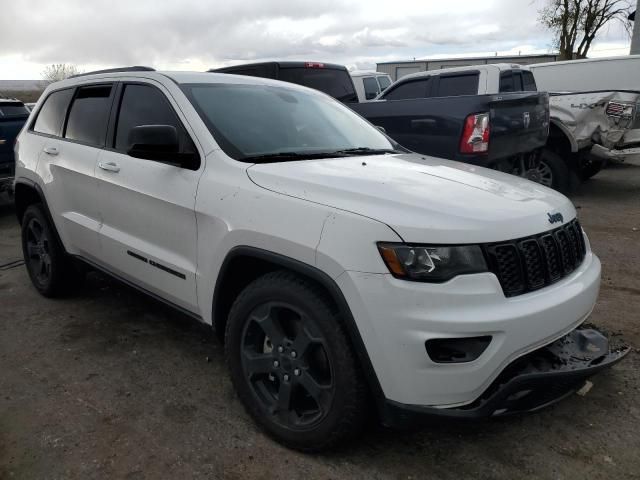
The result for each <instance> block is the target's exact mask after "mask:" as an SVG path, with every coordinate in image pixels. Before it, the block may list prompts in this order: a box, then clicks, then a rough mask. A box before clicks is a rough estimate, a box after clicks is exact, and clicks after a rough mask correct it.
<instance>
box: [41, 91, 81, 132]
mask: <svg viewBox="0 0 640 480" xmlns="http://www.w3.org/2000/svg"><path fill="white" fill-rule="evenodd" d="M72 96H73V89H72V88H69V89H66V90H59V91H57V92H53V93H52V94H51V95H49V96H48V97H47V99H46V100H45V101H44V104H43V105H42V107H41V108H40V111H39V112H38V117H37V118H36V121H35V123H34V125H33V131H34V132H38V133H45V134H47V135H55V136H60V134H61V133H62V124H63V123H64V117H65V115H66V113H67V107H68V106H69V102H70V101H71V97H72Z"/></svg>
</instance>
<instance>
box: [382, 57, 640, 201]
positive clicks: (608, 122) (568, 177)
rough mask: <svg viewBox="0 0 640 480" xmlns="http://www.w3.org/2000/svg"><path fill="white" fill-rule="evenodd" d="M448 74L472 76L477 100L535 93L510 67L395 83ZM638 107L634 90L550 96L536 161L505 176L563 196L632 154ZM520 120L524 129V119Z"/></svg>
mask: <svg viewBox="0 0 640 480" xmlns="http://www.w3.org/2000/svg"><path fill="white" fill-rule="evenodd" d="M454 72H459V73H463V72H464V73H471V72H473V73H475V74H477V75H478V77H479V81H478V84H477V85H478V88H477V90H478V91H477V92H474V93H475V94H478V95H489V94H496V95H499V94H501V93H512V92H519V91H536V90H538V89H539V88H538V86H537V85H536V79H535V76H534V74H533V73H532V72H531V71H530V70H529V68H528V67H526V66H522V65H516V64H491V65H472V66H466V67H458V68H450V69H442V70H434V71H427V72H419V73H415V74H413V75H409V76H406V77H403V78H402V80H401V81H406V80H407V79H410V78H425V77H431V78H436V77H438V76H440V75H445V74H446V75H449V74H451V73H454ZM394 85H395V84H394ZM391 88H393V85H392V86H391V87H390V89H391ZM540 90H542V89H540ZM545 90H547V89H545ZM638 102H640V91H638V92H635V91H627V90H624V91H623V90H620V91H610V90H609V91H607V90H598V91H588V92H586V91H585V92H555V93H551V94H550V97H549V111H550V125H549V138H548V140H547V145H546V148H544V149H543V151H542V153H541V155H538V156H537V157H536V156H531V158H529V159H525V158H524V157H521V165H513V166H512V168H513V171H510V172H509V173H512V174H514V175H519V176H523V177H525V178H528V179H530V180H534V181H537V182H538V183H542V184H543V185H546V186H549V187H553V188H555V189H556V190H560V191H563V192H566V191H568V190H570V189H571V187H573V186H575V185H576V184H577V183H579V182H580V181H581V180H586V179H588V178H590V177H591V176H593V175H595V174H596V173H597V172H598V171H599V170H600V168H602V165H603V159H604V158H620V157H621V156H624V155H628V154H632V153H634V152H635V151H636V150H638V149H637V148H635V149H634V147H638V146H640V118H637V111H638ZM523 121H524V122H525V125H526V123H527V119H526V118H525V119H523Z"/></svg>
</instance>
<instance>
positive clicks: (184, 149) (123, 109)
mask: <svg viewBox="0 0 640 480" xmlns="http://www.w3.org/2000/svg"><path fill="white" fill-rule="evenodd" d="M140 125H171V126H173V127H175V128H176V130H177V132H178V138H179V141H180V152H181V153H196V152H197V150H196V148H195V145H193V142H192V141H191V138H190V137H189V135H188V134H187V132H186V131H185V129H184V127H183V126H182V124H181V123H180V120H179V119H178V116H177V115H176V113H175V112H174V110H173V107H172V106H171V104H170V103H169V101H168V100H167V99H166V98H165V96H164V94H163V93H162V92H161V91H160V90H158V89H157V88H155V87H152V86H150V85H137V84H130V85H126V86H125V88H124V93H123V95H122V102H121V103H120V113H119V114H118V123H117V126H116V138H115V141H114V146H115V148H116V150H119V151H121V152H127V151H128V150H129V148H130V147H131V145H130V144H129V132H130V131H131V129H132V128H133V127H138V126H140Z"/></svg>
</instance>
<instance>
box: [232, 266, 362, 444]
mask: <svg viewBox="0 0 640 480" xmlns="http://www.w3.org/2000/svg"><path fill="white" fill-rule="evenodd" d="M225 338H226V358H227V363H228V365H229V369H230V371H231V379H232V381H233V384H234V386H235V388H236V390H237V392H238V395H239V397H240V400H241V401H242V403H243V404H244V406H245V408H246V409H247V411H248V412H249V414H251V416H252V417H253V418H254V420H255V421H256V422H257V423H258V424H259V425H261V426H262V427H263V428H264V429H265V430H266V431H267V433H269V434H270V435H271V436H272V437H273V438H275V439H276V440H277V441H279V442H281V443H283V444H285V445H287V446H289V447H292V448H296V449H299V450H303V451H315V450H323V449H326V448H330V447H332V446H334V445H335V444H337V443H339V442H341V441H344V440H345V439H347V438H349V437H353V436H354V435H356V434H357V433H358V432H359V431H360V429H361V428H362V426H363V423H364V420H365V417H366V387H365V384H364V382H363V379H362V376H361V374H360V371H359V368H358V365H357V362H356V360H355V357H354V354H353V351H352V349H351V347H350V344H349V342H348V339H347V337H346V335H345V333H344V331H343V329H342V326H341V324H340V321H339V319H338V318H337V317H336V316H335V314H334V313H333V312H332V308H331V304H330V302H329V301H328V299H327V298H326V297H325V296H324V295H323V292H322V291H320V290H319V289H318V288H317V287H316V286H315V285H313V284H311V283H310V282H307V281H306V280H304V279H302V278H299V277H297V276H295V275H293V274H291V273H288V272H274V273H269V274H266V275H265V276H263V277H261V278H259V279H257V280H256V281H254V282H253V283H251V284H250V285H249V286H248V287H247V288H246V289H245V290H244V291H243V292H242V293H241V294H240V295H239V296H238V298H237V299H236V301H235V302H234V304H233V307H232V309H231V312H230V314H229V320H228V322H227V329H226V336H225Z"/></svg>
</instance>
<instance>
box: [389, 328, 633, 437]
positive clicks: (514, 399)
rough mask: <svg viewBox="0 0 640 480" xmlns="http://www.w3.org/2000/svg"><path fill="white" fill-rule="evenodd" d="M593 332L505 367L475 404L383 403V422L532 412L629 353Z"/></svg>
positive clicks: (574, 336) (585, 330)
mask: <svg viewBox="0 0 640 480" xmlns="http://www.w3.org/2000/svg"><path fill="white" fill-rule="evenodd" d="M629 350H630V349H629V347H626V346H613V345H611V343H610V340H609V339H608V338H607V337H606V336H605V335H603V334H602V333H600V332H599V331H597V330H594V329H591V328H578V329H576V330H573V331H571V332H570V333H568V334H567V335H565V336H564V337H562V338H560V339H558V340H556V341H555V342H553V343H551V344H549V345H546V346H544V347H542V348H539V349H537V350H534V351H533V352H530V353H528V354H526V355H524V356H522V357H520V358H518V359H517V360H515V361H514V362H513V363H511V364H510V365H508V366H507V368H505V369H504V370H503V371H502V373H501V374H500V375H499V376H498V377H497V378H496V380H495V381H494V382H493V383H492V384H491V385H490V386H489V388H488V389H487V390H486V391H485V392H484V393H483V394H482V395H481V396H480V397H479V398H478V399H476V400H475V401H474V402H473V403H471V404H469V405H465V406H462V407H456V408H436V407H425V406H419V405H405V404H401V403H398V402H394V401H390V400H387V401H386V402H385V405H384V407H383V412H382V417H383V418H382V421H383V423H384V424H385V425H387V426H394V427H409V426H413V425H415V424H416V422H418V421H420V420H421V419H422V420H427V419H429V418H433V417H451V418H483V417H496V416H505V415H511V414H516V413H526V412H534V411H536V410H539V409H541V408H544V407H546V406H549V405H551V404H554V403H556V402H558V401H560V400H562V399H563V398H565V397H567V396H569V395H571V394H572V393H574V392H576V391H577V390H579V389H580V388H581V387H582V386H583V385H584V384H585V382H586V380H587V379H588V378H589V377H591V376H592V375H594V374H595V373H597V372H599V371H600V370H603V369H605V368H608V367H610V366H612V365H613V364H615V363H617V362H619V361H620V360H622V358H624V356H625V355H627V353H629Z"/></svg>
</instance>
